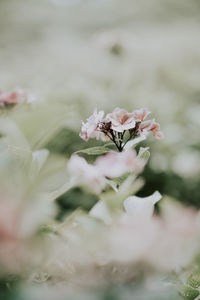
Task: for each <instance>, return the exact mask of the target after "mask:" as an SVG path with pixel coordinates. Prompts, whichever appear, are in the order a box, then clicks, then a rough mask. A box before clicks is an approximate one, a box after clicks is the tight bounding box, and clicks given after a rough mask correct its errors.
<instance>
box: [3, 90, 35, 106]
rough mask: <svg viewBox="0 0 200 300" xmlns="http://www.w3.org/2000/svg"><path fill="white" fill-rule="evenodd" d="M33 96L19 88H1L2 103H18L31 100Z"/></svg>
mask: <svg viewBox="0 0 200 300" xmlns="http://www.w3.org/2000/svg"><path fill="white" fill-rule="evenodd" d="M31 98H32V96H31V95H29V94H28V93H27V92H26V91H24V90H22V89H20V88H17V89H15V90H13V91H1V90H0V104H2V105H11V104H13V105H16V104H20V103H29V102H31Z"/></svg>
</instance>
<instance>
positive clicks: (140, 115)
mask: <svg viewBox="0 0 200 300" xmlns="http://www.w3.org/2000/svg"><path fill="white" fill-rule="evenodd" d="M150 113H151V112H150V111H149V110H147V109H146V108H141V109H136V110H134V111H133V116H134V119H135V120H136V121H139V122H142V121H144V120H145V119H146V117H147V116H148V115H149V114H150Z"/></svg>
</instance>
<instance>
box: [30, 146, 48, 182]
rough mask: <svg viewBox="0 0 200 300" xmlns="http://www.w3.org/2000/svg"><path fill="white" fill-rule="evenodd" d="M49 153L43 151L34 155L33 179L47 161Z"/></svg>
mask: <svg viewBox="0 0 200 300" xmlns="http://www.w3.org/2000/svg"><path fill="white" fill-rule="evenodd" d="M48 155H49V151H48V150H47V149H41V150H38V151H34V152H33V153H32V164H31V177H35V176H36V175H37V174H38V173H39V171H40V169H41V168H42V166H43V165H44V163H45V162H46V160H47V157H48Z"/></svg>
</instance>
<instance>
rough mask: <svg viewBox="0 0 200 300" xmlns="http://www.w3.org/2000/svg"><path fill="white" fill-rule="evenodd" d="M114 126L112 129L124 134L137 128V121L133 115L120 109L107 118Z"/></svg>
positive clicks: (116, 109)
mask: <svg viewBox="0 0 200 300" xmlns="http://www.w3.org/2000/svg"><path fill="white" fill-rule="evenodd" d="M106 119H108V120H109V121H110V122H111V123H112V125H111V129H113V130H115V131H117V132H123V131H125V130H128V129H132V128H134V127H135V119H134V115H133V113H128V112H127V111H126V110H125V109H121V108H119V107H117V108H115V110H114V111H113V112H112V113H110V114H108V115H107V116H106Z"/></svg>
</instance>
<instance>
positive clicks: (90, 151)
mask: <svg viewBox="0 0 200 300" xmlns="http://www.w3.org/2000/svg"><path fill="white" fill-rule="evenodd" d="M108 152H112V150H111V149H109V148H106V147H104V146H99V147H92V148H87V149H83V150H79V151H76V152H75V153H85V154H87V155H102V154H106V153H108Z"/></svg>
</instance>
